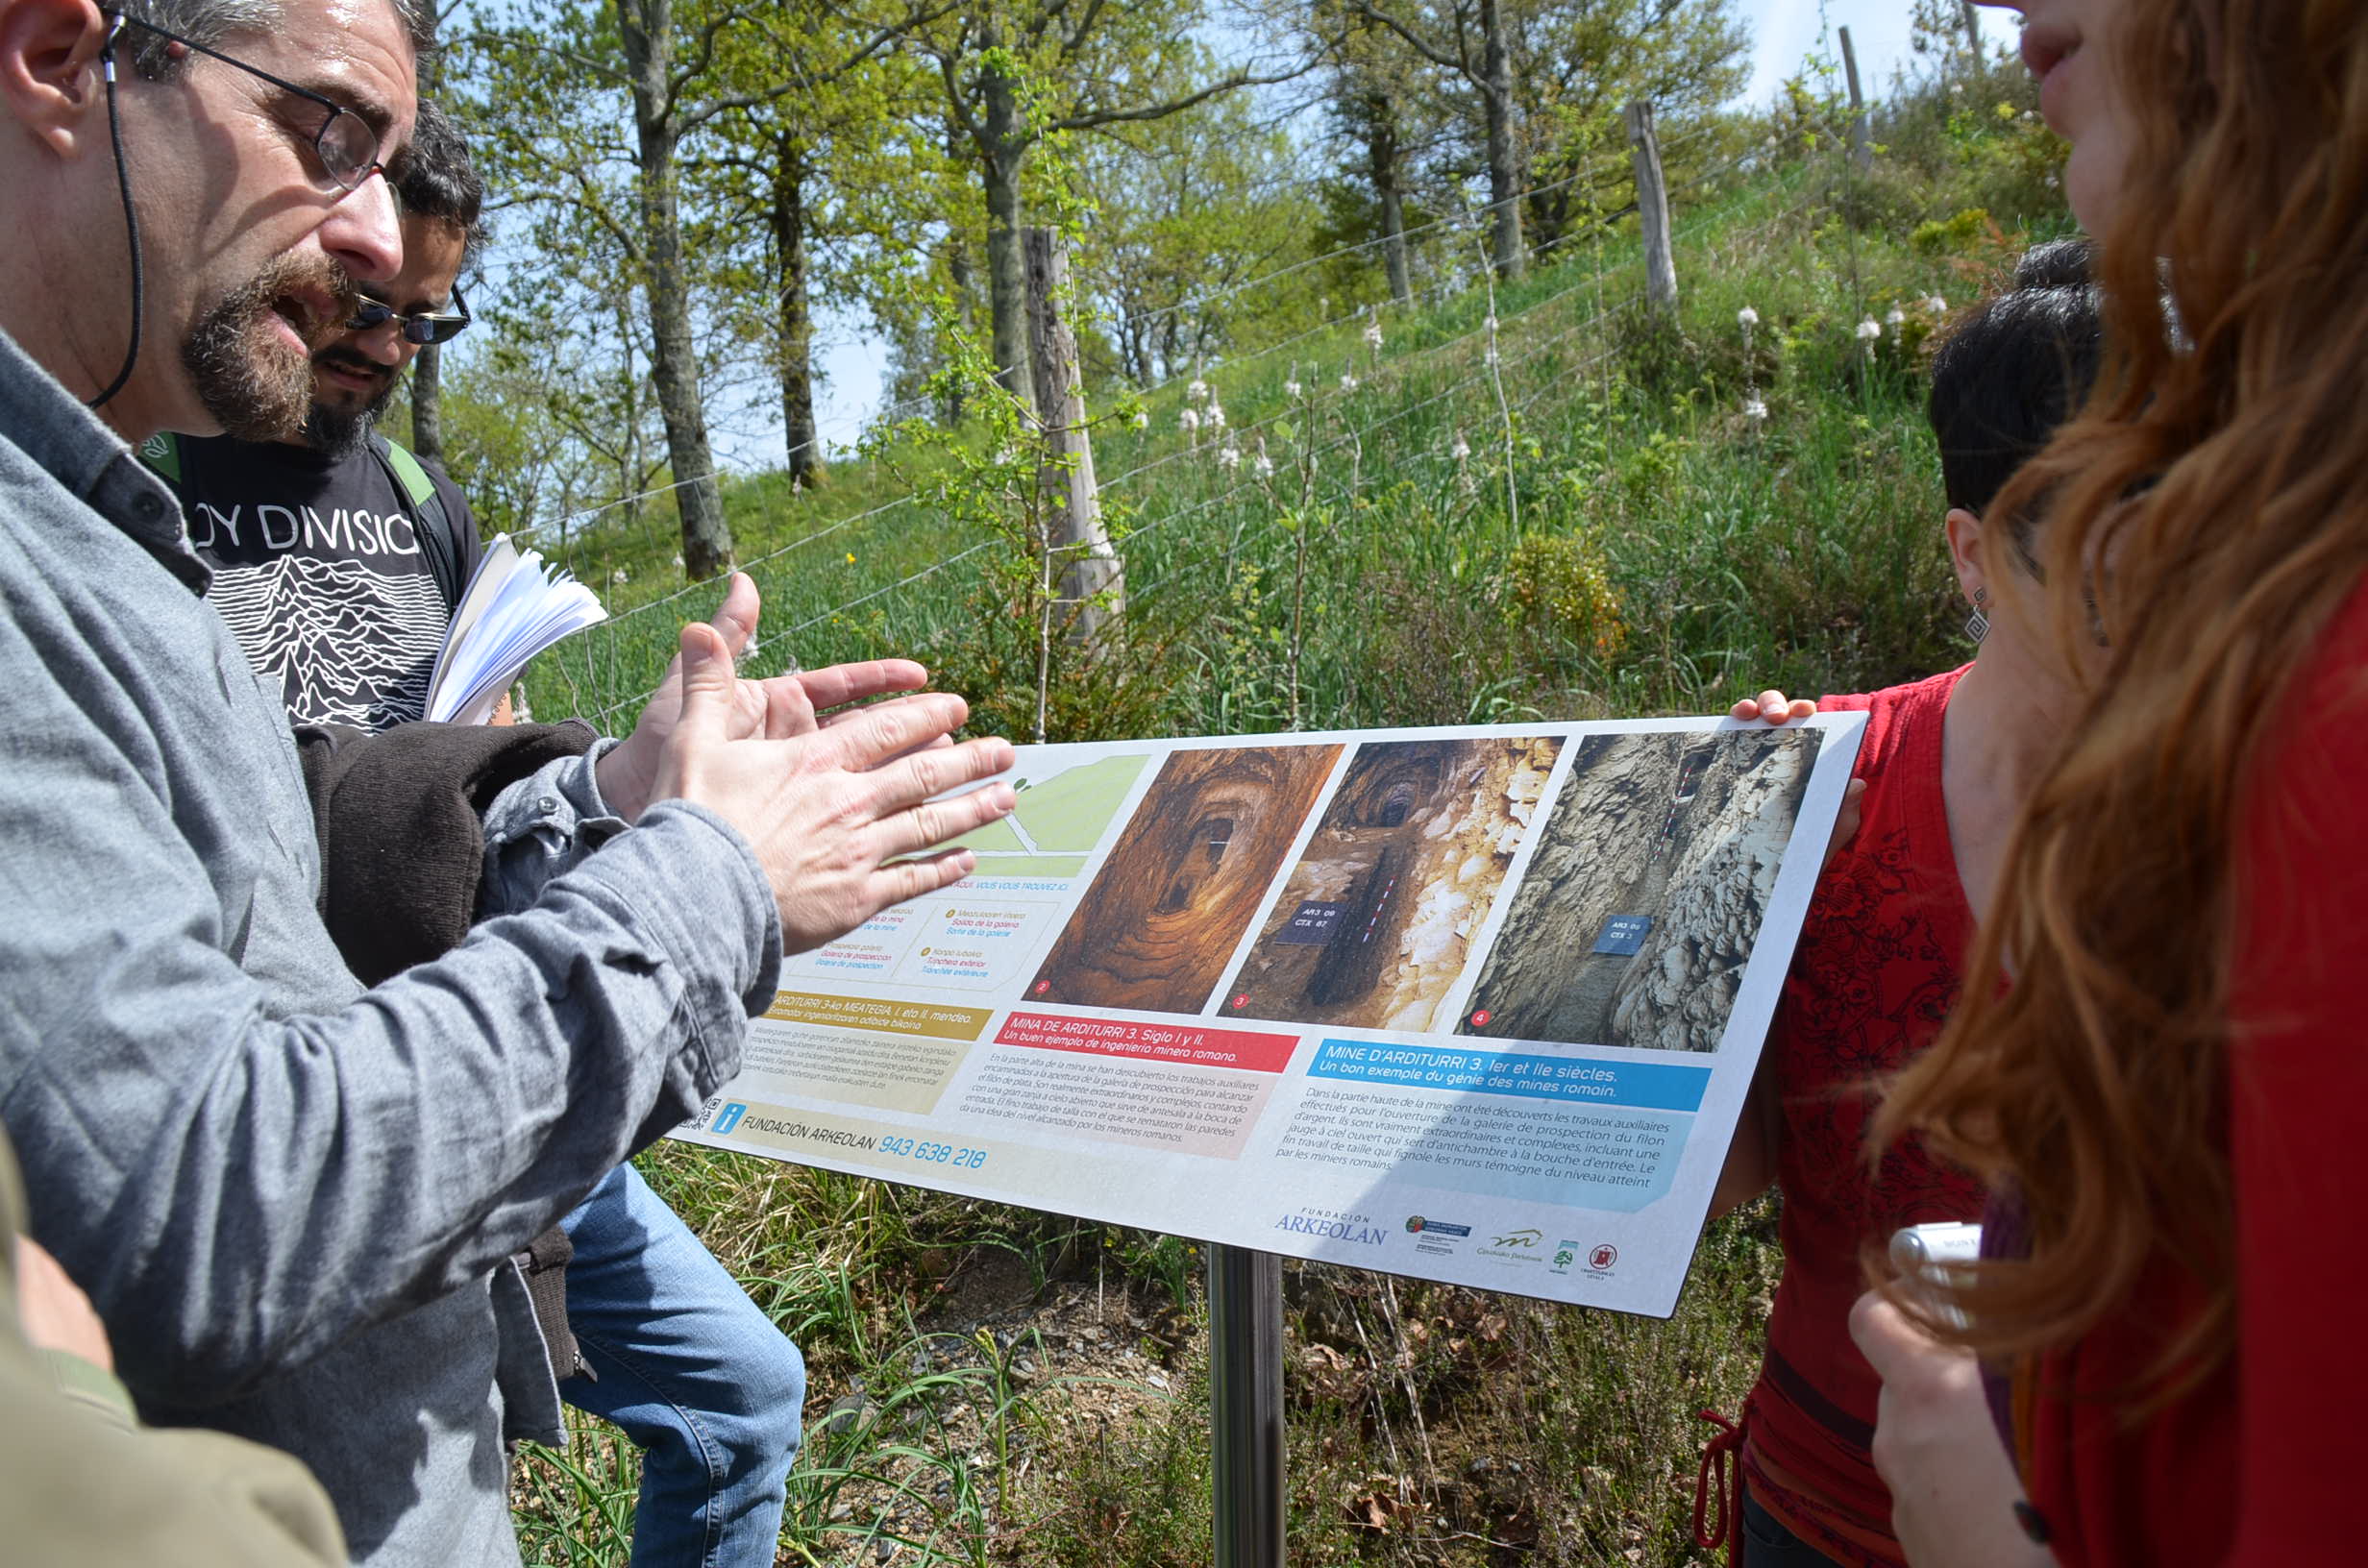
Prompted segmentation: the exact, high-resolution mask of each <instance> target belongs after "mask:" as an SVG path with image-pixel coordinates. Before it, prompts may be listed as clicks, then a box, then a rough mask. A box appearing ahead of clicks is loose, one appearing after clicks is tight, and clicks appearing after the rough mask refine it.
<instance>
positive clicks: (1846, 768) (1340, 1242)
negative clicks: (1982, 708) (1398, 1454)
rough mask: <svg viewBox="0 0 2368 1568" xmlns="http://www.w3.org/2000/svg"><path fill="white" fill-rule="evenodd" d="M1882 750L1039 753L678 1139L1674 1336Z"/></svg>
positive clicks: (1516, 732)
mask: <svg viewBox="0 0 2368 1568" xmlns="http://www.w3.org/2000/svg"><path fill="white" fill-rule="evenodd" d="M1863 722H1864V721H1863V717H1862V715H1859V714H1829V715H1820V716H1819V717H1817V718H1815V719H1812V720H1810V721H1808V722H1806V723H1792V724H1788V725H1785V726H1784V727H1782V728H1775V729H1771V728H1769V727H1767V726H1765V725H1764V724H1760V723H1736V722H1734V721H1732V720H1715V721H1714V720H1650V721H1638V722H1625V723H1566V724H1536V725H1523V726H1517V727H1472V728H1455V729H1425V730H1381V731H1360V732H1354V733H1335V734H1317V735H1284V736H1264V737H1247V738H1244V737H1234V738H1226V739H1205V740H1173V741H1142V742H1114V743H1109V744H1104V745H1094V746H1046V747H1020V752H1019V762H1018V765H1017V767H1016V768H1015V769H1014V770H1013V771H1012V772H1011V773H1009V774H1007V775H1004V776H1006V777H1007V778H1009V779H1010V781H1011V782H1012V784H1013V786H1014V788H1015V789H1016V790H1017V792H1018V796H1019V806H1018V809H1017V810H1016V811H1015V812H1014V813H1013V814H1012V816H1011V817H1010V818H1009V819H1007V820H1006V821H1001V822H999V823H996V824H995V825H993V826H991V827H988V828H984V829H982V830H980V831H979V832H977V833H974V834H973V835H971V836H970V837H969V838H968V839H966V840H964V841H962V842H963V843H965V844H966V845H969V846H970V847H971V848H973V849H974V850H975V851H976V853H977V857H978V865H977V869H976V870H975V871H974V873H973V874H972V875H971V876H970V877H968V878H966V879H965V880H963V881H962V882H961V883H959V884H957V885H956V886H954V887H952V888H950V889H948V890H946V891H945V892H943V893H939V894H932V895H930V896H928V897H925V898H920V899H916V900H914V901H912V902H910V903H907V904H902V905H900V906H898V907H897V908H895V909H892V910H888V911H886V912H885V913H883V914H881V915H879V916H878V917H876V919H872V920H870V921H868V922H867V923H866V924H865V925H864V926H863V927H862V928H861V929H860V930H857V931H855V932H853V933H851V934H850V935H849V936H848V937H847V938H846V939H844V940H843V941H840V942H836V943H831V944H829V945H828V946H826V947H822V948H819V949H816V950H815V951H813V952H809V953H803V954H800V955H798V956H797V957H794V958H792V959H789V960H788V961H787V962H786V963H785V965H784V967H783V969H782V980H781V990H780V992H779V994H778V995H777V997H776V998H775V1000H774V1004H773V1006H772V1008H771V1010H770V1011H769V1012H768V1014H767V1015H766V1017H764V1018H762V1019H760V1020H758V1021H757V1023H756V1024H755V1026H754V1029H753V1032H752V1038H751V1040H750V1042H749V1050H748V1057H747V1063H746V1066H745V1067H744V1070H743V1071H742V1072H741V1074H740V1076H739V1078H738V1079H736V1080H735V1081H734V1082H733V1083H732V1084H731V1086H730V1087H729V1088H728V1089H727V1090H725V1091H724V1092H723V1093H721V1094H719V1095H717V1096H716V1097H715V1098H714V1099H712V1100H711V1101H709V1102H708V1104H707V1105H706V1106H705V1107H704V1108H703V1110H702V1112H701V1114H700V1115H699V1116H698V1117H697V1118H695V1119H694V1120H692V1121H691V1122H689V1123H686V1124H685V1126H684V1127H683V1128H682V1129H681V1130H680V1131H679V1132H678V1134H677V1136H678V1137H680V1138H684V1139H689V1140H691V1141H694V1142H699V1143H706V1144H712V1145H715V1146H717V1147H722V1148H729V1149H737V1150H741V1151H743V1152H747V1153H752V1154H760V1155H768V1156H772V1157H774V1158H777V1159H782V1160H790V1161H795V1162H798V1163H801V1164H810V1165H820V1166H825V1167H827V1168H829V1169H833V1170H842V1171H851V1172H855V1173H858V1174H862V1175H870V1176H879V1177H884V1178H887V1179H889V1180H892V1181H901V1182H911V1183H915V1184H917V1185H920V1186H924V1187H929V1188H939V1189H942V1190H946V1191H951V1192H959V1193H963V1194H966V1195H969V1196H974V1197H979V1198H991V1199H996V1200H999V1201H1001V1202H1007V1203H1014V1204H1021V1205H1024V1206H1027V1207H1030V1208H1035V1209H1043V1210H1048V1211H1052V1212H1055V1213H1066V1214H1073V1215H1077V1216H1079V1217H1083V1218H1088V1219H1096V1220H1105V1221H1110V1222H1113V1223H1117V1224H1123V1225H1133V1226H1139V1227H1142V1228H1145V1229H1147V1230H1156V1231H1166V1232H1171V1233H1173V1234H1177V1235H1182V1236H1190V1237H1200V1238H1203V1239H1206V1240H1211V1241H1221V1242H1225V1243H1229V1244H1232V1245H1237V1246H1244V1247H1254V1248H1259V1249H1263V1250H1266V1251H1270V1252H1280V1253H1287V1254H1292V1255H1295V1256H1298V1257H1303V1258H1319V1259H1323V1260H1326V1261H1329V1262H1344V1263H1353V1264H1356V1265H1358V1266H1360V1267H1366V1268H1376V1269H1383V1270H1387V1271H1390V1272H1393V1273H1400V1274H1410V1275H1418V1276H1421V1277H1424V1278H1429V1279H1437V1280H1446V1281H1451V1282H1454V1283H1456V1284H1460V1285H1468V1286H1479V1287H1482V1288H1487V1289H1497V1290H1512V1291H1517V1292H1519V1293H1522V1294H1525V1295H1532V1296H1541V1297H1545V1298H1548V1299H1551V1300H1556V1301H1566V1302H1575V1303H1582V1304H1586V1305H1589V1306H1597V1307H1608V1308H1614V1309H1616V1310H1619V1311H1632V1312H1641V1313H1648V1314H1651V1315H1655V1316H1666V1315H1667V1314H1668V1313H1669V1312H1670V1311H1673V1310H1674V1308H1675V1307H1676V1304H1677V1292H1678V1287H1679V1286H1680V1284H1681V1283H1682V1281H1683V1280H1684V1277H1685V1273H1686V1266H1687V1263H1688V1261H1689V1260H1690V1257H1691V1255H1692V1252H1693V1246H1694V1242H1695V1240H1696V1238H1697V1237H1698V1236H1699V1234H1700V1232H1701V1227H1702V1220H1703V1215H1704V1213H1706V1211H1707V1209H1708V1207H1709V1203H1710V1196H1711V1190H1712V1188H1713V1186H1714V1183H1715V1181H1716V1178H1717V1174H1718V1168H1719V1165H1720V1164H1721V1162H1722V1161H1723V1160H1724V1158H1725V1154H1726V1149H1727V1144H1728V1141H1729V1140H1730V1139H1731V1138H1732V1137H1733V1135H1734V1130H1735V1123H1736V1120H1737V1117H1738V1116H1739V1114H1740V1112H1741V1108H1742V1103H1743V1096H1744V1093H1745V1090H1747V1089H1748V1088H1749V1086H1750V1083H1751V1077H1752V1070H1753V1067H1754V1066H1755V1065H1756V1064H1757V1062H1758V1060H1759V1054H1760V1045H1761V1041H1762V1040H1763V1037H1764V1035H1765V1033H1766V1030H1767V1025H1768V1020H1769V1017H1770V1016H1771V1014H1772V1013H1773V1011H1774V1008H1775V1004H1776V998H1777V994H1778V992H1779V990H1780V989H1781V987H1782V984H1783V980H1784V974H1785V969H1786V968H1787V966H1788V964H1789V962H1790V960H1791V955H1792V946H1793V942H1794V939H1795V938H1796V936H1797V935H1798V933H1799V929H1800V924H1801V919H1802V916H1803V914H1804V913H1805V911H1806V909H1807V906H1808V900H1809V894H1810V891H1811V888H1812V887H1813V884H1814V882H1815V880H1816V874H1817V870H1818V868H1819V865H1820V862H1821V861H1822V858H1823V855H1824V851H1825V846H1826V844H1827V841H1828V839H1829V838H1830V836H1831V834H1832V830H1833V825H1834V820H1835V816H1836V814H1837V813H1838V811H1839V809H1840V806H1841V799H1842V789H1843V785H1844V784H1845V783H1846V782H1847V781H1848V778H1849V773H1850V767H1851V763H1852V761H1853V759H1854V758H1855V756H1856V754H1857V750H1858V741H1859V732H1860V729H1861V726H1862V723H1863Z"/></svg>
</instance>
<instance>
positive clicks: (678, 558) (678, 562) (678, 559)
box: [675, 555, 682, 566]
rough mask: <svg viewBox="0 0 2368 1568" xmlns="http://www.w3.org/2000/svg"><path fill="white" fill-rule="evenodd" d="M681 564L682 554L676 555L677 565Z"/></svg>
mask: <svg viewBox="0 0 2368 1568" xmlns="http://www.w3.org/2000/svg"><path fill="white" fill-rule="evenodd" d="M681 564H682V557H681V556H679V555H678V556H676V557H675V565H677V566H680V565H681Z"/></svg>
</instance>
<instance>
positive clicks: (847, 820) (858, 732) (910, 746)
mask: <svg viewBox="0 0 2368 1568" xmlns="http://www.w3.org/2000/svg"><path fill="white" fill-rule="evenodd" d="M736 586H737V585H735V587H736ZM726 644H727V636H726V634H725V633H724V632H722V631H720V630H719V629H718V628H717V627H714V626H711V625H691V626H685V627H683V628H682V641H681V650H682V651H681V657H680V659H679V660H678V681H677V685H678V690H679V693H680V700H679V702H678V707H677V711H676V713H675V714H674V716H673V718H672V722H671V723H670V724H669V726H668V733H667V735H666V739H665V743H664V745H663V747H661V748H660V750H659V752H658V758H657V768H656V771H655V776H654V783H653V786H652V790H651V794H650V796H649V799H650V800H651V801H652V802H654V801H658V800H671V799H681V800H688V801H691V802H693V803H695V804H698V805H703V806H705V807H706V808H707V809H708V810H710V811H713V812H714V813H715V814H716V815H718V816H720V817H722V818H723V819H724V820H725V821H728V822H729V823H731V825H732V826H733V827H735V828H737V829H738V830H739V832H740V834H741V836H742V837H743V838H745V839H747V840H748V842H749V844H750V845H751V846H752V848H753V849H754V850H755V851H756V858H757V860H758V862H759V863H760V864H761V865H762V866H763V867H764V870H765V877H766V880H767V881H769V882H771V883H772V885H773V896H774V902H775V904H776V905H777V907H778V908H779V910H780V915H781V946H782V950H783V951H784V952H790V953H800V952H804V951H806V950H807V949H809V948H812V947H819V946H821V945H822V944H823V943H826V942H831V941H834V940H836V939H837V938H839V937H842V936H845V935H846V934H847V933H848V932H850V931H851V930H853V929H854V928H855V927H856V926H858V925H861V924H862V923H863V922H864V921H865V920H868V919H871V918H872V917H873V916H874V915H876V914H877V913H878V912H879V911H880V910H883V909H885V908H887V907H888V906H889V905H891V904H895V903H900V902H901V901H902V900H904V899H907V898H911V897H914V896H915V895H917V894H924V893H931V892H934V891H936V890H937V889H939V888H943V887H947V886H950V885H951V884H952V883H955V882H958V881H960V880H961V879H962V878H963V877H965V876H967V875H969V874H970V872H971V869H972V868H973V866H974V865H975V864H976V860H975V857H974V856H973V855H972V854H971V852H970V851H969V850H967V849H955V850H949V851H946V852H944V853H940V854H935V855H929V854H925V851H927V850H929V849H930V848H932V847H933V846H935V845H940V844H943V843H945V842H946V841H947V840H948V839H951V838H958V837H959V836H961V835H962V834H964V833H968V832H970V831H971V830H972V829H974V828H978V827H983V826H985V825H986V824H987V823H989V822H992V821H997V820H998V819H999V818H1001V817H1003V816H1005V815H1007V814H1008V813H1009V812H1010V811H1011V808H1012V806H1013V803H1014V799H1015V797H1014V796H1013V795H1012V791H1011V787H1010V786H1009V785H1008V784H989V785H987V786H986V787H984V788H982V789H976V790H972V791H970V792H969V793H968V794H965V795H959V796H954V797H952V798H951V799H945V800H938V799H932V798H931V797H932V796H939V795H943V794H944V793H945V792H946V791H949V790H958V789H961V788H962V787H963V786H964V785H967V784H974V783H976V782H977V781H979V780H980V779H983V778H988V777H991V776H993V775H994V774H996V773H999V772H1002V771H1003V770H1005V769H1007V768H1009V767H1010V766H1011V765H1012V749H1011V743H1010V742H1008V741H1002V740H976V741H965V742H963V743H962V744H960V745H958V746H957V745H952V744H950V734H951V732H952V731H953V730H955V729H957V728H959V727H960V726H961V724H962V722H963V720H965V719H966V718H968V717H969V715H970V707H969V704H967V703H965V702H964V701H963V700H962V699H961V698H958V697H954V696H951V695H950V694H944V693H931V694H928V695H925V696H915V697H910V698H904V699H902V700H900V701H896V702H884V703H878V704H875V705H874V706H871V707H866V708H856V709H853V710H851V711H850V712H848V713H844V714H839V715H835V716H833V718H832V720H830V721H828V722H826V723H820V724H818V723H817V722H816V720H815V717H814V703H813V700H812V694H811V691H810V689H809V688H808V687H807V686H806V685H805V684H804V682H803V681H802V680H800V679H799V678H798V677H794V676H781V677H778V678H777V679H775V680H769V681H741V680H738V679H736V678H735V677H734V675H733V674H732V663H731V652H730V650H729V649H728V647H727V646H726ZM867 668H871V667H867V666H860V665H858V666H846V667H842V669H843V670H858V671H860V670H864V669H867ZM908 668H910V669H913V670H915V671H918V670H919V666H909V667H908ZM822 674H824V675H828V676H834V677H835V676H836V675H837V673H836V672H822ZM845 678H847V679H849V680H851V681H852V682H854V683H855V684H861V683H862V680H863V678H864V677H855V676H850V677H845ZM752 686H753V687H756V688H757V689H759V690H760V691H761V692H762V693H763V694H764V697H765V703H764V707H763V711H762V713H761V715H760V716H757V717H756V718H755V723H754V725H753V728H751V727H750V721H751V717H752V715H751V710H750V709H749V708H747V707H746V706H745V700H746V698H745V695H744V694H745V691H746V689H747V688H749V687H752ZM828 689H829V688H827V687H826V690H828ZM888 689H896V688H888ZM655 705H656V703H655V702H653V704H652V706H653V707H654V706H655ZM619 749H623V748H622V747H620V748H619ZM611 755H612V756H613V755H614V753H613V752H612V753H611ZM603 789H604V791H605V789H606V780H605V779H604V780H603ZM906 856H918V857H921V858H916V859H905V858H900V857H906Z"/></svg>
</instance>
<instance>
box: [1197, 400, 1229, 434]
mask: <svg viewBox="0 0 2368 1568" xmlns="http://www.w3.org/2000/svg"><path fill="white" fill-rule="evenodd" d="M1200 417H1201V418H1202V419H1203V420H1205V421H1207V423H1208V427H1209V429H1212V430H1221V429H1224V428H1225V405H1224V404H1221V403H1220V402H1218V401H1217V400H1216V399H1215V398H1211V399H1210V400H1209V411H1208V412H1207V413H1205V414H1203V415H1201V416H1200Z"/></svg>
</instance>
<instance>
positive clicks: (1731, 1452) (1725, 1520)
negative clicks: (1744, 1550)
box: [1693, 1401, 1751, 1563]
mask: <svg viewBox="0 0 2368 1568" xmlns="http://www.w3.org/2000/svg"><path fill="white" fill-rule="evenodd" d="M1701 1414H1702V1419H1703V1420H1705V1421H1708V1422H1710V1423H1711V1424H1712V1425H1714V1426H1715V1427H1716V1428H1717V1429H1718V1434H1717V1435H1716V1436H1714V1437H1713V1438H1712V1439H1711V1440H1710V1441H1709V1442H1707V1443H1705V1444H1704V1445H1703V1446H1702V1468H1701V1469H1700V1470H1699V1471H1698V1472H1696V1473H1695V1476H1694V1481H1693V1544H1694V1545H1696V1546H1698V1547H1701V1548H1702V1549H1703V1550H1704V1551H1712V1550H1714V1549H1716V1548H1718V1547H1721V1546H1723V1547H1725V1548H1726V1549H1727V1560H1728V1561H1729V1562H1730V1563H1733V1562H1735V1561H1736V1560H1738V1554H1739V1547H1740V1544H1741V1538H1742V1531H1741V1530H1740V1529H1739V1528H1738V1527H1739V1525H1740V1524H1741V1522H1742V1517H1743V1514H1742V1485H1743V1461H1742V1458H1741V1456H1740V1454H1739V1452H1738V1451H1739V1450H1740V1449H1741V1448H1742V1446H1743V1427H1744V1425H1745V1424H1747V1423H1748V1422H1749V1421H1750V1420H1751V1405H1750V1402H1749V1401H1745V1402H1744V1405H1743V1419H1742V1421H1740V1422H1737V1421H1730V1420H1728V1419H1727V1418H1726V1417H1725V1416H1723V1415H1720V1414H1719V1413H1718V1412H1717V1411H1716V1410H1704V1411H1702V1412H1701ZM1713 1498H1716V1500H1717V1504H1718V1522H1717V1525H1716V1526H1715V1528H1712V1529H1705V1528H1704V1516H1705V1515H1706V1514H1708V1513H1709V1511H1710V1507H1711V1501H1712V1499H1713Z"/></svg>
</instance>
